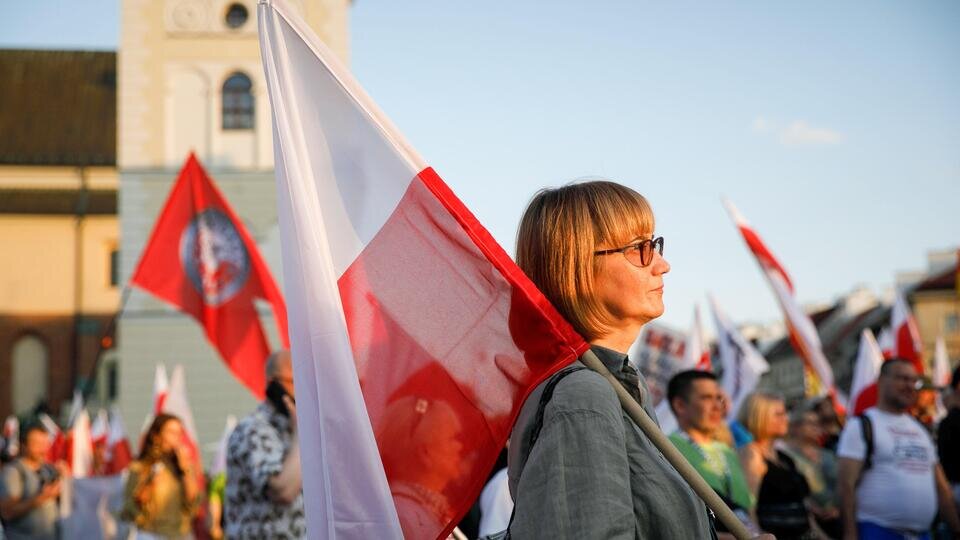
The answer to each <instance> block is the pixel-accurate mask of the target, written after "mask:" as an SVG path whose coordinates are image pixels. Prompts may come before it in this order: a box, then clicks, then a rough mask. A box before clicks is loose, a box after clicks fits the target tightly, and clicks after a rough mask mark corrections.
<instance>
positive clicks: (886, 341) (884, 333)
mask: <svg viewBox="0 0 960 540" xmlns="http://www.w3.org/2000/svg"><path fill="white" fill-rule="evenodd" d="M877 345H879V346H880V353H881V354H883V359H884V360H889V359H891V358H893V357H894V351H895V350H896V348H897V346H896V343H895V342H894V339H893V332H891V331H890V327H889V326H884V327H883V328H881V329H880V335H878V336H877Z"/></svg>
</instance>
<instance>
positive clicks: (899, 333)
mask: <svg viewBox="0 0 960 540" xmlns="http://www.w3.org/2000/svg"><path fill="white" fill-rule="evenodd" d="M890 328H892V329H893V339H894V349H893V355H894V356H896V357H897V358H903V359H904V360H909V361H910V362H911V363H912V364H913V367H914V368H915V369H916V370H917V373H918V374H920V375H923V373H924V372H925V371H926V370H925V369H924V367H923V342H922V341H920V331H919V330H917V321H916V320H915V319H914V318H913V312H911V311H910V304H908V303H907V299H906V298H905V297H904V296H903V293H901V292H899V291H898V292H897V295H896V297H895V298H894V301H893V309H892V310H891V312H890Z"/></svg>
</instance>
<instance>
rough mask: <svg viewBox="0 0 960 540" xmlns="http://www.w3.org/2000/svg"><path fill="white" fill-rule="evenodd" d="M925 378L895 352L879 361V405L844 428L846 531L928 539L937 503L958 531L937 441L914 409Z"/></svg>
mask: <svg viewBox="0 0 960 540" xmlns="http://www.w3.org/2000/svg"><path fill="white" fill-rule="evenodd" d="M919 381H920V379H919V377H918V376H917V372H916V370H915V369H914V367H913V364H912V363H910V362H909V361H907V360H903V359H899V358H894V359H891V360H888V361H887V362H885V363H884V364H883V366H882V367H881V368H880V377H879V378H878V379H877V396H878V398H877V405H876V407H872V408H870V409H867V410H866V411H864V414H863V416H861V417H857V418H851V419H850V421H848V422H847V425H846V426H845V427H844V430H843V432H842V433H841V435H840V443H839V445H838V448H837V455H838V456H839V458H840V459H839V490H840V501H841V510H842V513H843V535H844V538H850V539H852V538H861V539H868V540H869V539H888V538H889V539H900V538H902V539H907V538H917V539H926V538H929V537H930V532H929V531H930V525H931V524H932V522H933V519H934V517H935V516H936V514H937V510H938V508H939V510H940V513H941V516H942V517H943V518H944V520H945V521H946V522H947V523H948V524H949V525H950V528H951V529H952V530H953V532H954V534H960V519H958V517H957V511H956V508H955V507H954V505H953V495H952V494H951V493H950V489H949V486H948V484H947V480H946V477H945V476H944V474H943V469H942V468H941V467H940V463H939V462H938V459H937V454H936V448H935V447H934V445H933V441H932V440H931V439H930V435H929V434H928V433H927V430H926V429H924V427H923V426H922V425H920V423H919V422H917V421H916V420H915V419H914V418H913V416H911V415H910V414H909V409H910V407H912V406H913V405H914V403H915V402H916V400H917V391H918V388H919V385H918V383H919Z"/></svg>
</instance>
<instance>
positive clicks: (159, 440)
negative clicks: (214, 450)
mask: <svg viewBox="0 0 960 540" xmlns="http://www.w3.org/2000/svg"><path fill="white" fill-rule="evenodd" d="M196 473H197V471H195V470H194V469H193V463H192V460H191V459H190V457H189V455H188V453H187V451H186V448H185V446H184V445H183V424H182V423H181V422H180V419H179V418H177V417H176V416H173V415H171V414H163V413H161V414H159V415H157V417H156V418H154V419H153V422H152V423H151V424H150V428H149V429H148V430H147V433H146V435H144V437H143V446H142V447H141V449H140V455H139V456H138V457H137V459H136V460H135V461H134V462H133V463H131V464H130V468H129V475H128V476H127V484H126V487H125V489H124V502H123V510H122V512H121V517H122V518H124V519H126V520H128V521H130V522H132V523H133V524H134V525H135V526H136V527H137V529H138V538H148V539H152V538H165V539H178V540H179V539H186V538H192V535H191V533H190V523H191V521H192V519H193V517H194V515H195V513H196V511H197V508H198V506H199V502H200V501H199V495H200V490H199V486H198V485H197V475H196Z"/></svg>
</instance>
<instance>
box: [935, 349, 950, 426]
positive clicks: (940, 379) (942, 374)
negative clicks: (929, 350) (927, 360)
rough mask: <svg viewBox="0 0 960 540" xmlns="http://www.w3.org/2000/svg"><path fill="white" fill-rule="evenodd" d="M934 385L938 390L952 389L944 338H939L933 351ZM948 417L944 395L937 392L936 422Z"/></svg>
mask: <svg viewBox="0 0 960 540" xmlns="http://www.w3.org/2000/svg"><path fill="white" fill-rule="evenodd" d="M933 385H934V386H936V387H937V389H938V390H942V389H944V388H949V387H950V357H949V356H947V344H946V343H945V342H944V341H943V336H937V344H936V345H935V346H934V349H933ZM946 415H947V407H946V406H945V405H944V403H943V395H942V394H941V393H940V392H939V391H938V392H937V412H936V414H935V415H934V421H936V422H939V421H940V420H942V419H943V417H944V416H946Z"/></svg>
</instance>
